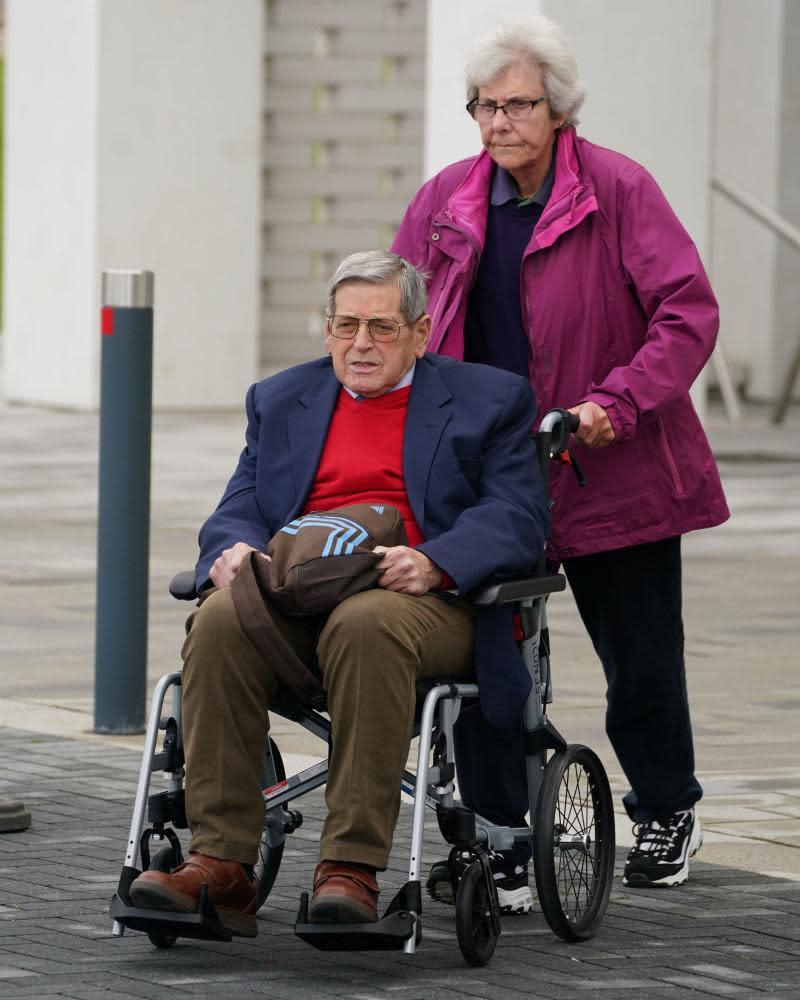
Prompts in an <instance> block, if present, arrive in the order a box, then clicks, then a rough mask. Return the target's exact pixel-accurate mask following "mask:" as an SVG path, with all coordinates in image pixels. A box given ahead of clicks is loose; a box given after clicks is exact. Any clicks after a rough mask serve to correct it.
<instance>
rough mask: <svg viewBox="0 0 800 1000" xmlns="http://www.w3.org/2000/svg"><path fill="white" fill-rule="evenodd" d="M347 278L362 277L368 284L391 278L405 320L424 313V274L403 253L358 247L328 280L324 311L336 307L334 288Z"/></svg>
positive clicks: (386, 281) (352, 279)
mask: <svg viewBox="0 0 800 1000" xmlns="http://www.w3.org/2000/svg"><path fill="white" fill-rule="evenodd" d="M346 281H363V282H365V283H366V284H368V285H386V284H388V283H389V282H393V283H394V284H395V285H397V287H398V288H399V289H400V312H401V313H402V314H403V318H404V319H405V321H406V322H407V323H416V321H417V320H418V319H419V318H420V316H424V315H425V309H426V308H427V305H428V291H427V289H426V287H425V277H424V275H423V274H422V272H421V271H418V270H417V268H416V267H414V265H413V264H410V263H409V262H408V261H407V260H406V259H405V258H404V257H398V255H397V254H396V253H392V252H391V251H389V250H360V251H359V252H358V253H351V254H350V256H349V257H345V259H344V260H343V261H342V262H341V264H340V265H339V266H338V267H337V268H336V271H335V273H334V275H333V277H332V278H331V280H330V281H329V283H328V304H327V307H326V310H325V311H326V313H327V314H328V316H332V315H333V313H334V310H335V309H336V290H337V289H338V288H339V286H340V285H343V284H344V283H345V282H346Z"/></svg>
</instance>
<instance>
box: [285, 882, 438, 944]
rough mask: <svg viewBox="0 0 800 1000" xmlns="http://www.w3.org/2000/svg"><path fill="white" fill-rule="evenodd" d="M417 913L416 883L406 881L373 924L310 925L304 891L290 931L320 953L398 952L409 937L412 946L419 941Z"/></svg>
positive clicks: (419, 908)
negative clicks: (292, 928) (292, 929)
mask: <svg viewBox="0 0 800 1000" xmlns="http://www.w3.org/2000/svg"><path fill="white" fill-rule="evenodd" d="M421 912H422V890H421V887H420V883H419V882H406V884H405V885H404V886H403V888H402V889H401V890H400V891H399V892H398V893H397V895H396V896H395V897H394V899H393V900H392V901H391V903H389V905H388V907H387V908H386V912H385V913H384V915H383V916H382V917H381V919H380V920H378V921H376V922H375V923H374V924H321V923H320V924H312V923H310V922H309V919H308V893H307V892H304V893H303V894H302V895H301V897H300V910H299V912H298V914H297V921H296V923H295V925H294V932H295V934H296V935H297V936H298V937H299V938H300V939H301V940H302V941H305V942H306V943H307V944H310V945H313V946H314V947H315V948H319V949H320V950H321V951H400V950H402V949H403V947H404V946H405V944H406V942H407V941H410V940H411V938H412V937H413V938H414V944H415V945H418V944H419V943H420V941H421V940H422V924H421V922H420V914H421Z"/></svg>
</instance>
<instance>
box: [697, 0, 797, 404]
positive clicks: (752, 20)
mask: <svg viewBox="0 0 800 1000" xmlns="http://www.w3.org/2000/svg"><path fill="white" fill-rule="evenodd" d="M783 14H784V4H783V2H782V0H735V2H730V3H723V4H720V5H719V8H718V10H717V60H716V81H715V90H716V109H717V114H716V141H715V144H714V161H715V162H714V169H715V171H716V172H718V173H719V174H720V175H721V176H723V177H725V178H727V179H729V180H731V181H733V182H734V183H735V184H737V185H738V186H739V187H740V188H742V189H744V190H745V191H746V192H748V193H749V194H751V195H753V196H755V197H757V198H758V199H760V200H761V201H762V202H764V203H765V204H767V205H769V206H770V207H771V208H773V209H776V210H779V209H778V191H779V178H780V174H781V136H780V115H781V90H782V83H781V80H782V63H783V58H782V55H783V52H782V48H783V47H782V45H781V33H782V29H783ZM796 178H797V160H795V166H794V175H793V178H792V182H793V183H796ZM711 235H712V259H711V264H712V269H713V277H714V284H715V287H716V290H717V294H718V296H719V299H720V305H721V314H722V336H723V339H724V343H725V348H726V351H727V353H728V355H729V357H730V359H731V362H732V366H733V367H734V369H735V371H736V373H737V378H739V379H740V380H741V381H742V382H743V383H744V384H745V385H746V386H747V388H748V391H749V392H750V393H751V394H752V395H754V396H756V397H765V396H770V395H772V392H773V389H774V386H775V372H776V362H777V357H776V340H777V338H776V336H775V332H776V308H775V307H776V303H775V295H774V282H775V272H776V265H777V259H778V250H779V247H778V242H777V240H776V237H775V236H773V235H772V234H771V233H770V231H769V230H768V229H767V228H766V227H765V226H763V225H761V224H760V223H759V222H757V221H756V220H754V219H753V218H751V217H750V216H749V215H747V214H746V213H744V212H743V211H742V210H741V208H739V207H738V206H736V205H735V204H732V203H731V202H730V201H729V200H728V199H726V198H725V197H723V196H722V195H721V194H715V195H714V199H713V224H712V233H711ZM795 283H796V279H795Z"/></svg>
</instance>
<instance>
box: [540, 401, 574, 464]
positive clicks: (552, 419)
mask: <svg viewBox="0 0 800 1000" xmlns="http://www.w3.org/2000/svg"><path fill="white" fill-rule="evenodd" d="M579 426H580V421H579V420H578V418H577V416H576V415H575V414H574V413H570V412H569V411H568V410H562V409H561V408H560V407H554V408H553V409H552V410H548V411H547V413H545V415H544V416H543V417H542V422H541V424H540V425H539V433H540V434H549V435H550V454H551V455H560V454H561V453H562V452H563V451H565V450H566V449H567V446H568V443H569V436H570V434H574V433H575V431H576V430H577V429H578V427H579Z"/></svg>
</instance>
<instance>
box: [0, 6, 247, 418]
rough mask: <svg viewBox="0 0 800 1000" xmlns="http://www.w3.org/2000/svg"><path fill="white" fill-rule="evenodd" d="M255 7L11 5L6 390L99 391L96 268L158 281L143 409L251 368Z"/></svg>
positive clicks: (241, 380) (194, 397)
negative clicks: (150, 394) (142, 271)
mask: <svg viewBox="0 0 800 1000" xmlns="http://www.w3.org/2000/svg"><path fill="white" fill-rule="evenodd" d="M262 14H263V10H262V3H261V0H237V4H236V17H231V10H230V8H229V7H228V6H227V5H224V4H219V3H217V2H216V0H169V3H164V2H162V0H102V2H99V0H70V3H68V4H65V3H63V0H10V3H9V11H8V97H7V103H6V114H7V119H6V121H7V133H6V134H7V151H6V158H7V171H6V192H5V195H6V204H7V206H8V216H7V227H6V253H5V260H6V262H7V263H6V282H5V288H6V307H5V323H4V336H3V340H4V344H5V378H4V391H5V395H6V396H7V397H8V398H9V399H13V400H22V401H28V402H43V403H50V404H56V405H66V406H78V407H91V406H94V405H96V403H97V399H98V356H99V343H100V338H99V326H98V308H99V301H98V275H99V272H100V270H101V269H103V268H106V267H137V268H139V267H141V268H149V269H151V270H153V271H155V273H156V309H155V346H154V367H155V373H154V398H155V403H156V405H157V406H179V407H186V406H239V405H241V400H242V397H243V392H244V389H245V388H246V386H247V384H248V381H250V380H252V379H253V378H254V377H256V374H257V336H258V280H259V253H260V233H259V227H260V160H261V149H260V136H261V122H260V115H261V76H260V74H261V68H262V53H263V30H262Z"/></svg>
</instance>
